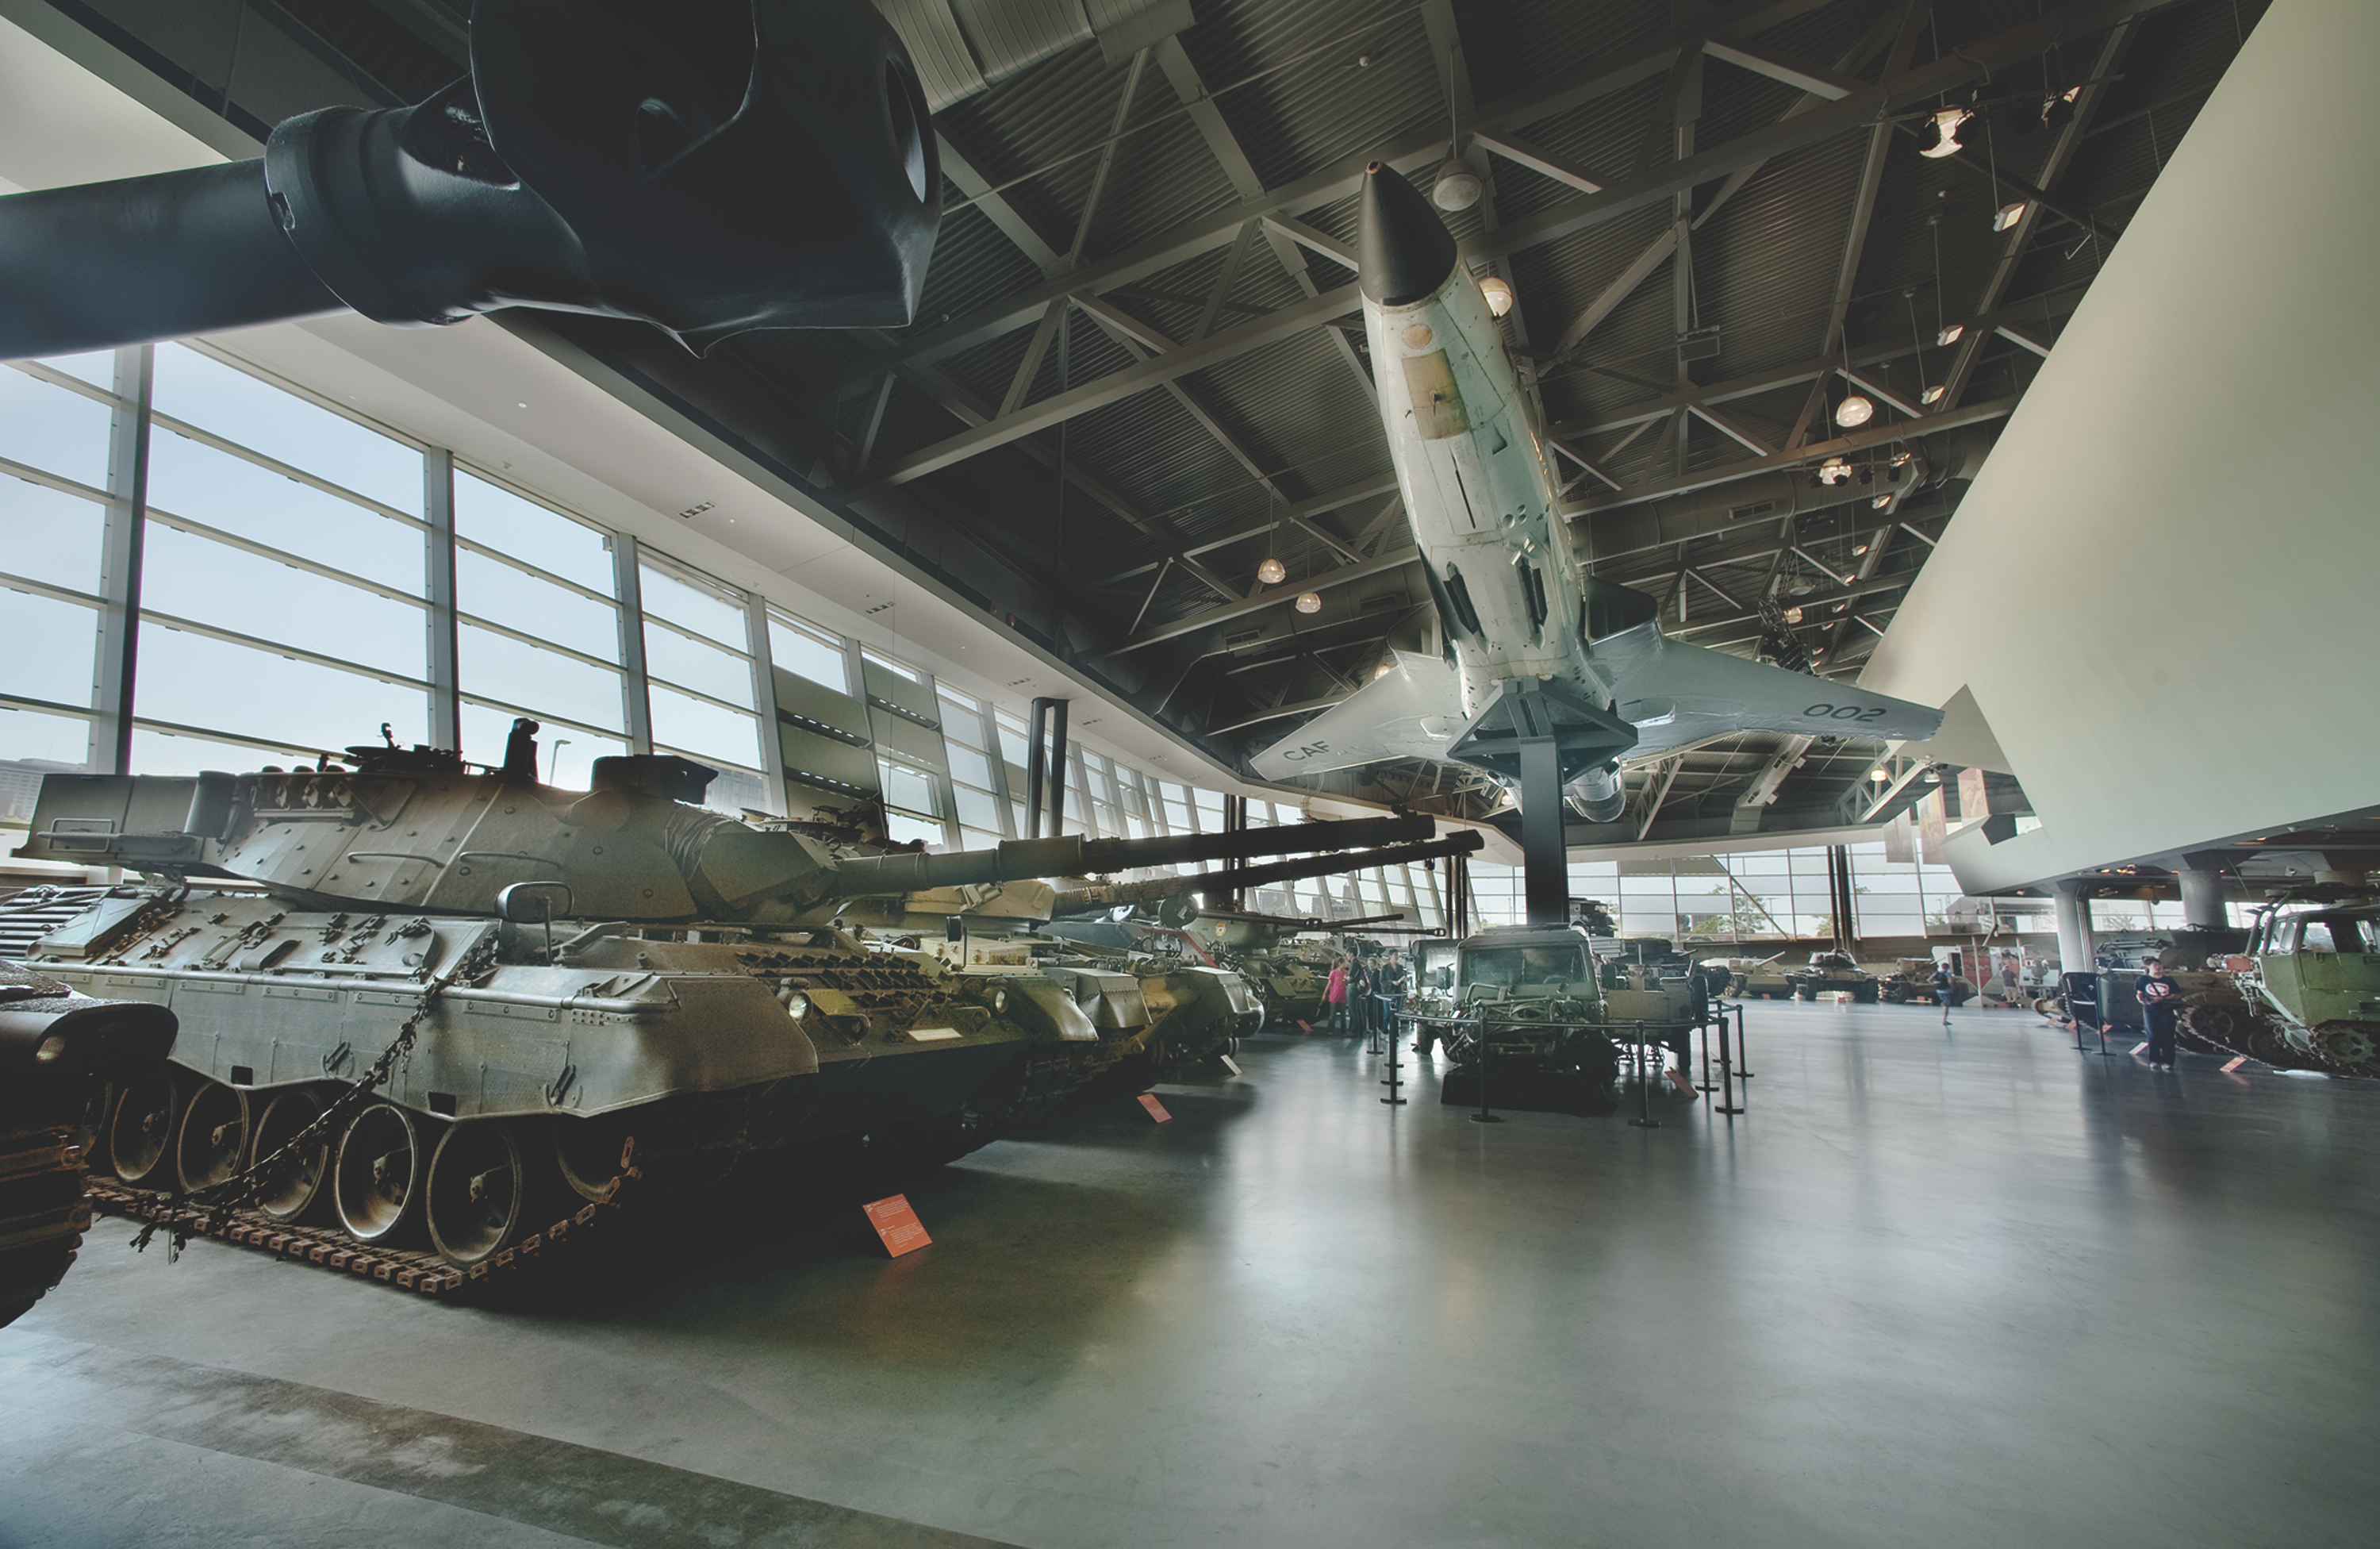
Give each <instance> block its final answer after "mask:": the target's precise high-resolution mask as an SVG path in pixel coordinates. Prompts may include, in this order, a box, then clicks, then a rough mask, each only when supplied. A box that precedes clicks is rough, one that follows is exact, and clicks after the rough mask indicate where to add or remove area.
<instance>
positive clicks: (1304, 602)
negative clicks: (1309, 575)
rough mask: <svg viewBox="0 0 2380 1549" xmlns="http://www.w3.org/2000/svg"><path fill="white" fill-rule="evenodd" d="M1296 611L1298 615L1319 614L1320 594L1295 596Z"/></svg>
mask: <svg viewBox="0 0 2380 1549" xmlns="http://www.w3.org/2000/svg"><path fill="white" fill-rule="evenodd" d="M1297 611H1298V612H1300V613H1320V612H1321V611H1322V593H1320V592H1299V593H1298V594H1297Z"/></svg>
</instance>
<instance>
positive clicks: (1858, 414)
mask: <svg viewBox="0 0 2380 1549" xmlns="http://www.w3.org/2000/svg"><path fill="white" fill-rule="evenodd" d="M1875 418H1876V405H1874V404H1872V403H1870V402H1868V400H1867V399H1865V398H1864V397H1862V396H1859V395H1858V394H1857V393H1853V394H1852V396H1850V397H1847V398H1845V399H1844V400H1843V401H1842V402H1840V403H1839V404H1837V405H1835V423H1836V424H1838V425H1840V426H1841V427H1842V428H1843V429H1845V430H1847V431H1848V430H1856V429H1858V428H1859V427H1860V426H1862V425H1864V424H1866V423H1867V422H1868V421H1870V420H1873V419H1875Z"/></svg>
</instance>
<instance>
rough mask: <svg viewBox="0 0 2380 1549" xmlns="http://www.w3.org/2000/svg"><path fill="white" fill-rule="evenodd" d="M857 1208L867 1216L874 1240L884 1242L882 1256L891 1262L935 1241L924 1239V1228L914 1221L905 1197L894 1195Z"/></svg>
mask: <svg viewBox="0 0 2380 1549" xmlns="http://www.w3.org/2000/svg"><path fill="white" fill-rule="evenodd" d="M859 1208H860V1209H862V1210H864V1211H866V1212H867V1213H868V1225H869V1226H873V1227H875V1228H876V1235H877V1237H878V1238H880V1239H881V1240H882V1241H883V1244H884V1251H885V1253H886V1254H887V1255H889V1256H891V1257H892V1258H895V1259H897V1258H899V1257H900V1256H901V1255H902V1254H904V1253H907V1252H911V1251H914V1250H917V1249H919V1248H923V1247H925V1246H926V1244H928V1243H929V1242H931V1241H933V1240H934V1239H933V1238H929V1237H928V1236H927V1235H926V1228H925V1225H924V1223H922V1222H920V1221H919V1220H918V1219H917V1212H916V1211H914V1210H911V1209H910V1208H909V1198H908V1196H907V1195H905V1194H894V1195H892V1196H891V1197H890V1198H887V1199H881V1200H877V1201H871V1202H870V1203H868V1204H864V1205H862V1206H860V1207H859Z"/></svg>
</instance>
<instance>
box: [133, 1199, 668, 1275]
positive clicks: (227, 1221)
mask: <svg viewBox="0 0 2380 1549" xmlns="http://www.w3.org/2000/svg"><path fill="white" fill-rule="evenodd" d="M626 1177H627V1175H625V1174H623V1175H622V1176H621V1177H619V1178H615V1179H613V1183H614V1185H615V1191H614V1194H613V1198H612V1199H611V1200H608V1201H604V1202H602V1203H600V1204H596V1203H589V1204H586V1205H582V1206H581V1207H579V1209H578V1210H577V1211H575V1212H573V1213H572V1214H568V1215H565V1216H564V1217H563V1218H562V1219H560V1220H558V1221H556V1222H554V1223H553V1225H551V1226H547V1227H546V1228H545V1229H544V1230H543V1231H541V1232H535V1233H532V1234H530V1235H529V1236H528V1237H526V1238H522V1239H521V1240H520V1241H519V1242H518V1243H516V1244H515V1245H514V1246H512V1247H510V1248H507V1249H505V1250H503V1251H502V1252H500V1253H497V1254H496V1255H494V1256H493V1257H492V1258H490V1259H488V1260H487V1261H485V1262H481V1263H477V1264H473V1265H472V1266H471V1267H470V1268H469V1269H467V1270H466V1269H457V1268H455V1266H454V1265H452V1264H450V1263H448V1262H446V1261H445V1260H443V1259H442V1258H440V1257H439V1256H438V1255H437V1254H436V1253H433V1252H431V1251H430V1250H426V1249H421V1250H413V1249H387V1248H374V1247H370V1246H368V1245H367V1244H364V1243H360V1242H358V1241H356V1240H355V1239H354V1238H350V1237H349V1236H347V1234H346V1233H345V1232H343V1231H341V1230H339V1229H338V1228H337V1227H335V1226H287V1225H285V1224H283V1223H281V1222H277V1221H274V1220H272V1219H271V1218H270V1217H268V1216H266V1215H264V1214H261V1213H260V1212H257V1211H252V1210H233V1211H215V1210H210V1209H207V1208H206V1207H204V1206H199V1205H176V1203H174V1201H173V1199H172V1197H171V1196H170V1195H165V1194H155V1193H151V1192H149V1191H147V1190H145V1189H131V1188H128V1187H126V1186H125V1185H123V1184H120V1183H115V1182H113V1181H104V1180H102V1179H99V1178H93V1179H91V1208H92V1209H95V1210H96V1211H98V1212H99V1213H100V1214H104V1215H115V1216H121V1217H123V1218H124V1219H126V1220H128V1221H140V1222H145V1223H149V1224H152V1225H154V1226H161V1227H163V1228H164V1229H165V1230H168V1231H170V1232H172V1233H173V1234H174V1236H175V1238H176V1241H177V1242H178V1241H180V1240H181V1239H183V1238H188V1237H208V1238H215V1239H216V1240H217V1241H221V1242H228V1243H230V1244H232V1245H233V1246H235V1247H239V1248H254V1249H259V1250H262V1251H264V1252H267V1253H271V1254H272V1255H273V1257H274V1258H276V1259H284V1260H287V1261H288V1262H293V1263H310V1264H320V1265H322V1267H323V1268H324V1269H328V1270H334V1271H340V1272H344V1273H346V1274H348V1275H361V1276H362V1277H363V1278H365V1279H367V1280H377V1281H379V1282H381V1283H382V1284H383V1285H387V1286H394V1287H396V1288H397V1289H398V1290H402V1291H412V1292H415V1293H416V1294H418V1295H420V1296H426V1297H443V1298H447V1299H457V1298H458V1294H459V1293H462V1292H465V1291H469V1290H483V1289H486V1288H488V1283H489V1282H491V1281H492V1280H495V1279H497V1278H499V1277H503V1276H513V1275H518V1274H520V1273H521V1272H523V1271H526V1270H528V1269H531V1268H533V1267H537V1266H541V1265H547V1264H552V1263H553V1262H556V1261H557V1260H558V1259H560V1258H561V1257H562V1256H563V1255H564V1254H565V1252H569V1253H572V1254H574V1255H575V1254H576V1253H577V1251H578V1250H580V1249H581V1247H582V1245H584V1244H585V1243H586V1242H587V1241H588V1240H589V1238H592V1237H594V1236H595V1235H596V1234H597V1232H598V1231H599V1230H600V1229H601V1226H602V1225H603V1223H604V1222H605V1220H606V1214H607V1213H609V1212H615V1211H617V1210H618V1209H619V1208H620V1201H619V1199H618V1193H617V1187H616V1186H619V1185H622V1184H624V1183H625V1178H626ZM86 1218H88V1217H86Z"/></svg>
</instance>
